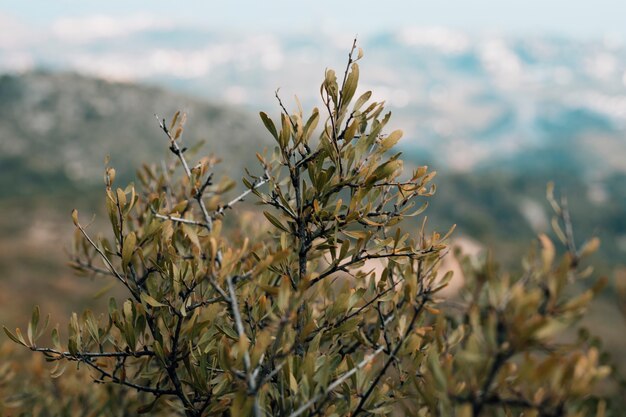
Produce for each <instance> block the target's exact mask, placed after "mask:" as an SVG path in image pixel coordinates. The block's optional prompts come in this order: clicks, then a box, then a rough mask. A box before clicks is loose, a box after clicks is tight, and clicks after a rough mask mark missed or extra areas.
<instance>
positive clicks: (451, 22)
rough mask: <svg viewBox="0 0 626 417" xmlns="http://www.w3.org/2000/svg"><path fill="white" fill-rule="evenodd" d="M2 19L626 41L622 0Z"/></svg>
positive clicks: (45, 5) (3, 3)
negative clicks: (437, 30)
mask: <svg viewBox="0 0 626 417" xmlns="http://www.w3.org/2000/svg"><path fill="white" fill-rule="evenodd" d="M0 13H4V14H8V15H11V16H14V17H16V18H18V19H19V20H21V21H22V22H24V23H27V24H29V25H41V26H47V25H49V24H51V23H52V22H54V21H55V20H56V19H59V18H62V17H79V16H88V15H96V14H104V15H112V16H120V17H123V16H128V15H151V16H159V17H161V18H163V17H167V18H169V19H171V20H172V22H175V23H189V24H193V25H198V26H206V27H210V28H214V29H216V30H227V31H246V32H275V33H280V32H289V31H297V30H315V29H316V28H319V27H323V28H324V29H327V30H341V31H346V32H353V33H359V34H363V35H366V34H368V33H371V32H373V31H377V30H385V29H392V28H395V27H398V26H409V25H438V26H446V27H451V28H457V29H462V30H467V31H469V32H481V31H485V30H487V31H491V30H494V31H498V32H503V33H511V34H517V35H523V34H524V33H537V32H541V33H548V34H558V35H566V36H573V37H577V38H598V37H602V36H605V35H607V34H608V35H613V36H619V37H622V38H624V37H626V25H624V16H625V15H626V2H624V1H618V0H584V1H583V0H438V1H435V0H431V1H423V0H376V1H373V0H359V1H337V0H335V1H331V0H317V1H308V2H307V1H294V0H290V1H287V0H272V1H269V0H267V1H259V0H239V1H220V2H213V1H200V0H187V1H184V2H173V1H171V0H169V1H163V0H131V1H129V0H108V1H90V0H54V1H51V0H10V1H9V0H0Z"/></svg>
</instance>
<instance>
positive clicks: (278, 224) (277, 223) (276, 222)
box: [263, 211, 290, 233]
mask: <svg viewBox="0 0 626 417" xmlns="http://www.w3.org/2000/svg"><path fill="white" fill-rule="evenodd" d="M263 214H264V215H265V217H266V218H267V220H269V221H270V223H272V224H273V225H274V226H276V227H277V228H278V229H280V230H282V231H283V232H287V233H290V231H289V229H288V228H287V227H286V226H284V225H283V224H282V223H281V222H280V221H279V220H278V219H277V218H276V217H274V216H272V215H271V214H270V213H268V212H267V211H264V212H263Z"/></svg>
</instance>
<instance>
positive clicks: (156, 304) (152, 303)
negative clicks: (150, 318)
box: [140, 292, 167, 307]
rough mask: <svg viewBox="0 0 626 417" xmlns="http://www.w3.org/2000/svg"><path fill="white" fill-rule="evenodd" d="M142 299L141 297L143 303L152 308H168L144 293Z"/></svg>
mask: <svg viewBox="0 0 626 417" xmlns="http://www.w3.org/2000/svg"><path fill="white" fill-rule="evenodd" d="M140 297H141V301H143V302H145V303H146V304H148V305H150V306H152V307H167V305H166V304H163V303H160V302H158V301H157V300H155V299H154V298H152V297H151V296H149V295H148V294H146V293H143V292H142V293H141V296H140Z"/></svg>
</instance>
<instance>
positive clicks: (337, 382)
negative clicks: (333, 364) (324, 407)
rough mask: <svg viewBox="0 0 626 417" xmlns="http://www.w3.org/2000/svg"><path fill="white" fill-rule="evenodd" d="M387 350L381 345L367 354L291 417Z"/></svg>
mask: <svg viewBox="0 0 626 417" xmlns="http://www.w3.org/2000/svg"><path fill="white" fill-rule="evenodd" d="M384 350H385V348H384V347H383V346H381V347H379V348H378V349H376V350H375V351H374V352H373V353H371V354H369V355H367V356H366V357H365V358H364V359H363V360H362V361H361V362H359V363H358V364H357V365H356V366H355V367H354V368H352V369H350V370H349V371H348V372H346V373H345V374H343V375H342V376H341V377H339V378H337V379H336V380H335V381H334V382H333V383H331V384H330V385H329V386H328V387H327V388H326V389H325V390H324V391H322V392H321V393H319V394H317V395H314V396H313V398H311V399H310V400H309V401H307V402H306V403H304V404H303V405H302V406H300V408H298V409H297V410H296V411H294V412H293V413H291V414H290V415H289V417H298V416H300V415H302V414H304V412H306V410H308V409H309V407H311V406H312V405H314V404H315V403H316V402H317V401H319V400H321V399H323V398H326V397H327V396H328V395H329V394H330V393H331V392H332V391H333V390H334V389H335V388H337V387H339V386H340V385H341V384H343V383H344V382H345V381H346V380H347V379H348V378H350V377H351V376H352V375H354V374H355V373H357V372H358V371H360V370H361V369H363V368H364V367H365V366H367V365H368V364H369V363H370V362H372V361H373V360H374V359H376V357H377V356H378V355H379V354H380V353H381V352H383V351H384Z"/></svg>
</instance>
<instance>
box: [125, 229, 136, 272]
mask: <svg viewBox="0 0 626 417" xmlns="http://www.w3.org/2000/svg"><path fill="white" fill-rule="evenodd" d="M136 247H137V236H136V235H135V232H130V233H129V234H128V235H126V238H125V239H124V247H123V248H122V265H123V266H124V268H126V267H127V266H128V264H129V263H130V260H131V258H132V257H133V253H134V252H135V249H136Z"/></svg>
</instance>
